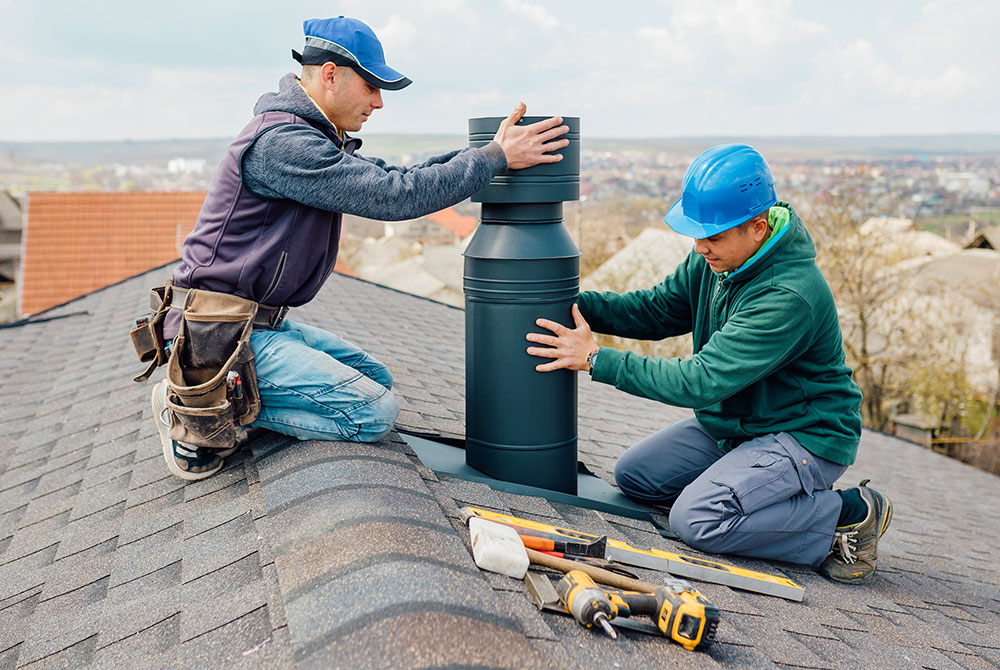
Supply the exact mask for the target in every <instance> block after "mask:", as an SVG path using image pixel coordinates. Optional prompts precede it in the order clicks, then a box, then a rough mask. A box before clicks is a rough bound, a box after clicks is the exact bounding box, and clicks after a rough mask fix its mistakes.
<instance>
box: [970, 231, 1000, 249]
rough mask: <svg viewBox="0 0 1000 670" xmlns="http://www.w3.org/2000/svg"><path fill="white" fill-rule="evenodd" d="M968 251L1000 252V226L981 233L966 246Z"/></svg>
mask: <svg viewBox="0 0 1000 670" xmlns="http://www.w3.org/2000/svg"><path fill="white" fill-rule="evenodd" d="M965 248H966V249H989V250H991V251H997V250H1000V226H993V227H991V228H987V229H985V230H981V231H979V233H978V234H977V235H975V236H974V237H973V238H972V241H970V242H969V243H967V244H966V245H965Z"/></svg>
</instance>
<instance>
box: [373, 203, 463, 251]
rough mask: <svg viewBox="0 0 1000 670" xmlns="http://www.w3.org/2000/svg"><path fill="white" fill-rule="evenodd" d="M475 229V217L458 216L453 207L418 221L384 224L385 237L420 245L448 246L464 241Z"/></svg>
mask: <svg viewBox="0 0 1000 670" xmlns="http://www.w3.org/2000/svg"><path fill="white" fill-rule="evenodd" d="M475 229H476V217H474V216H465V215H463V214H459V212H458V210H456V209H455V208H454V207H448V208H446V209H442V210H441V211H438V212H433V213H432V214H428V215H427V216H422V217H420V218H419V219H410V220H407V221H393V222H387V223H386V224H385V235H386V237H399V238H402V239H405V240H410V241H414V242H420V243H422V244H450V243H452V242H456V241H458V240H462V239H465V238H466V237H468V236H469V235H471V234H472V232H473V231H474V230H475Z"/></svg>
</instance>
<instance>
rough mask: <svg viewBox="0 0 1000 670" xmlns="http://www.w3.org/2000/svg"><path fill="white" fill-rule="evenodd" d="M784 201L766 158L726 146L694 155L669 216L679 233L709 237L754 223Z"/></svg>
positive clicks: (749, 149) (668, 221)
mask: <svg viewBox="0 0 1000 670" xmlns="http://www.w3.org/2000/svg"><path fill="white" fill-rule="evenodd" d="M776 202H778V197H777V196H776V195H775V193H774V177H773V176H772V175H771V168H770V167H768V165H767V161H765V160H764V157H763V156H761V155H760V154H759V153H757V150H756V149H754V148H752V147H749V146H747V145H746V144H720V145H718V146H715V147H712V148H711V149H709V150H708V151H705V152H703V153H702V154H701V155H700V156H698V157H697V158H695V159H694V162H692V163H691V166H690V167H688V169H687V172H685V173H684V184H683V190H682V191H681V198H680V200H678V201H677V202H675V203H674V206H673V207H671V208H670V211H668V212H667V215H666V216H665V217H663V220H664V221H665V222H666V224H667V225H668V226H670V228H671V229H673V231H674V232H676V233H680V234H681V235H686V236H688V237H693V238H695V239H699V240H700V239H704V238H706V237H711V236H712V235H718V234H719V233H722V232H725V231H727V230H729V229H730V228H735V227H736V226H738V225H740V224H741V223H743V222H744V221H749V220H750V219H752V218H753V217H755V216H757V215H758V214H760V213H761V212H763V211H764V210H766V209H768V208H769V207H771V206H773V205H774V204H775V203H776Z"/></svg>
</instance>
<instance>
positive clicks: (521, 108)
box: [493, 102, 569, 170]
mask: <svg viewBox="0 0 1000 670" xmlns="http://www.w3.org/2000/svg"><path fill="white" fill-rule="evenodd" d="M526 111H527V107H526V106H525V104H524V103H523V102H519V103H517V107H515V108H514V111H513V112H511V113H510V116H508V117H507V118H506V119H504V120H503V121H501V122H500V128H498V129H497V134H496V135H495V136H494V137H493V141H494V142H496V143H497V144H499V145H500V148H501V149H503V152H504V155H506V156H507V169H508V170H521V169H523V168H528V167H531V166H532V165H538V164H539V163H558V162H559V161H561V160H562V155H560V154H553V153H550V152H552V151H556V150H557V149H562V148H563V147H565V146H567V145H568V144H569V140H567V139H562V140H557V139H556V138H557V137H559V136H560V135H564V134H565V133H567V132H569V127H568V126H563V125H560V124H561V123H562V117H561V116H553V117H550V118H548V119H545V120H544V121H539V122H537V123H532V124H530V125H527V126H519V125H517V122H518V121H520V120H521V117H523V116H524V113H525V112H526Z"/></svg>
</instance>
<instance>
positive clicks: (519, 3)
mask: <svg viewBox="0 0 1000 670" xmlns="http://www.w3.org/2000/svg"><path fill="white" fill-rule="evenodd" d="M503 5H504V7H506V8H507V9H509V10H510V11H512V12H514V13H516V14H520V15H521V16H523V17H525V18H526V19H528V20H529V21H531V22H532V23H534V24H535V25H536V26H538V27H539V28H541V29H542V30H551V29H553V28H555V27H557V26H558V25H559V20H558V19H556V18H555V17H554V16H552V15H551V14H549V12H548V11H547V10H546V9H545V8H544V7H542V6H541V5H538V4H535V3H533V2H527V1H526V0H504V2H503Z"/></svg>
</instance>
